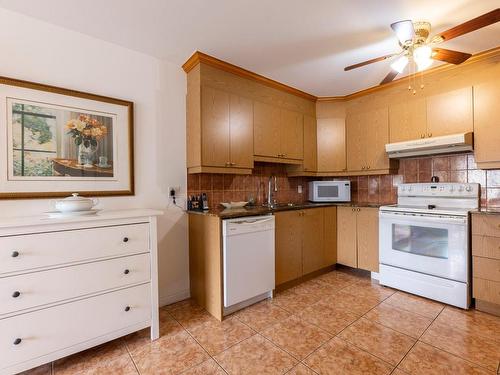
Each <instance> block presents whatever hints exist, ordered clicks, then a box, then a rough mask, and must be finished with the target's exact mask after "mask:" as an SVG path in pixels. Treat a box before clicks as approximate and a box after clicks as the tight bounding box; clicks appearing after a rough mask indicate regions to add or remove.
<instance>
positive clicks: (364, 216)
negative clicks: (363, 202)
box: [356, 207, 379, 272]
mask: <svg viewBox="0 0 500 375" xmlns="http://www.w3.org/2000/svg"><path fill="white" fill-rule="evenodd" d="M356 226H357V237H358V239H357V241H358V242H357V243H358V268H361V269H364V270H367V271H372V272H378V266H379V257H378V209H377V208H365V207H363V208H360V209H359V211H357V222H356Z"/></svg>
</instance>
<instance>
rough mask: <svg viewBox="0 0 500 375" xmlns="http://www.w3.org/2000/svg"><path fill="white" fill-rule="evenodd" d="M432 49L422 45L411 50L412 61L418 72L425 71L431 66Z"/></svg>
mask: <svg viewBox="0 0 500 375" xmlns="http://www.w3.org/2000/svg"><path fill="white" fill-rule="evenodd" d="M431 57H432V48H431V47H429V46H427V45H423V46H420V47H417V48H415V49H414V50H413V60H414V61H415V64H417V68H418V71H419V72H420V71H422V70H424V69H427V68H428V67H429V66H431V64H432V58H431Z"/></svg>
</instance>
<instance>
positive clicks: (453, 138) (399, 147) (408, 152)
mask: <svg viewBox="0 0 500 375" xmlns="http://www.w3.org/2000/svg"><path fill="white" fill-rule="evenodd" d="M473 149H474V147H473V136H472V132H469V133H460V134H452V135H445V136H441V137H432V138H422V139H415V140H413V141H405V142H397V143H389V144H386V145H385V151H386V152H387V154H388V155H389V158H392V159H398V158H407V157H410V156H421V155H435V154H449V153H452V152H464V151H472V150H473Z"/></svg>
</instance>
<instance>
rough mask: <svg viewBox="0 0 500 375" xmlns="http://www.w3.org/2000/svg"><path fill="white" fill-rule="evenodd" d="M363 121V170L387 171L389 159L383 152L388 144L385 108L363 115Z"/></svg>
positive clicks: (387, 122) (386, 112) (387, 120)
mask: <svg viewBox="0 0 500 375" xmlns="http://www.w3.org/2000/svg"><path fill="white" fill-rule="evenodd" d="M365 121H366V124H365V126H364V130H365V132H364V137H365V142H364V144H365V147H366V161H365V169H367V170H379V169H388V168H389V158H388V156H387V153H386V152H385V145H386V144H387V143H389V118H388V109H387V107H383V108H378V109H375V110H372V111H369V112H367V113H366V114H365Z"/></svg>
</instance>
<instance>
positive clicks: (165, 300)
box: [158, 289, 191, 307]
mask: <svg viewBox="0 0 500 375" xmlns="http://www.w3.org/2000/svg"><path fill="white" fill-rule="evenodd" d="M190 296H191V294H190V292H189V289H185V290H182V291H180V292H177V293H174V294H166V295H163V296H162V295H160V297H159V301H158V302H159V304H160V307H163V306H167V305H171V304H172V303H175V302H179V301H182V300H185V299H188V298H189V297H190Z"/></svg>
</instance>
